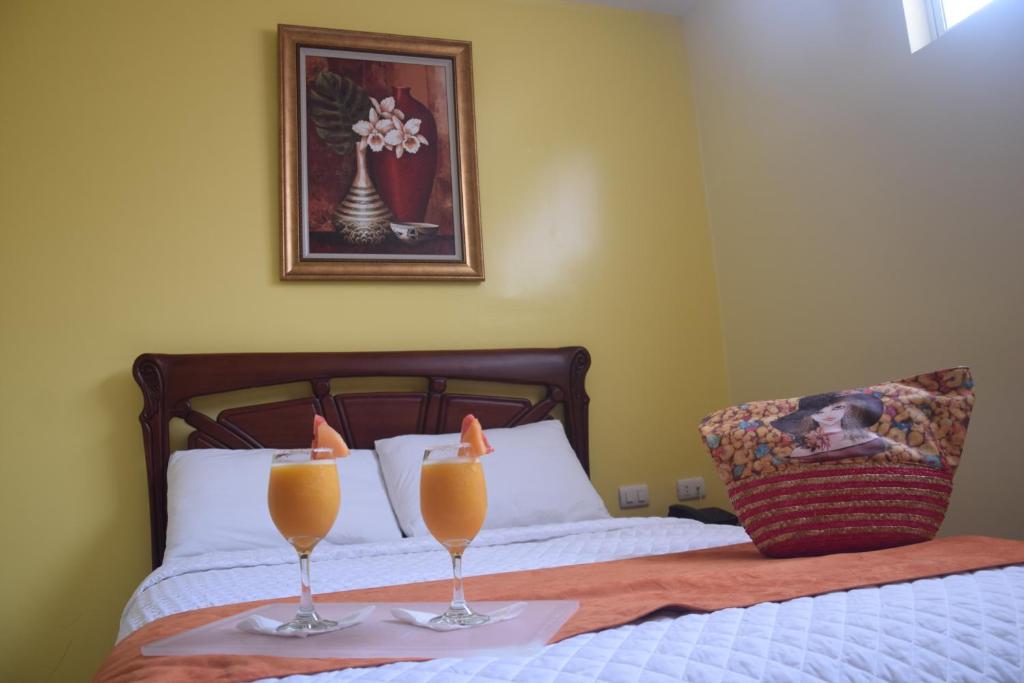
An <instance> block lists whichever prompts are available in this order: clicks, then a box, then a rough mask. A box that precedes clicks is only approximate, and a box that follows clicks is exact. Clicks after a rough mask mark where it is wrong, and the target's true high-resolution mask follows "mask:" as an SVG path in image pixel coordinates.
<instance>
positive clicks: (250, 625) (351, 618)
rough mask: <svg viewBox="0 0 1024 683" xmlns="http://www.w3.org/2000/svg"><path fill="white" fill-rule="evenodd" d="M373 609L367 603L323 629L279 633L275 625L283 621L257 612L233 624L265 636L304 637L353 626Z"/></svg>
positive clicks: (246, 630) (240, 628) (243, 629)
mask: <svg viewBox="0 0 1024 683" xmlns="http://www.w3.org/2000/svg"><path fill="white" fill-rule="evenodd" d="M374 609H375V608H374V606H373V605H369V606H368V607H364V608H363V609H361V610H357V611H355V612H352V613H350V614H346V615H345V616H343V617H340V618H338V619H334V621H337V622H338V625H337V626H334V627H332V628H329V629H326V630H323V631H315V632H314V631H293V632H285V633H279V632H278V630H277V627H278V626H280V625H281V624H283V623H284V622H283V621H278V620H277V619H271V618H269V617H264V616H262V615H259V614H253V615H252V616H250V617H246V618H245V619H242V620H241V621H240V622H238V623H237V624H235V628H237V629H238V630H239V631H245V632H246V633H260V634H263V635H265V636H280V637H282V638H305V637H307V636H315V635H319V634H321V633H333V632H334V631H340V630H341V629H343V628H348V627H350V626H355V625H356V624H359V623H361V622H362V621H364V620H365V619H366V617H368V616H370V614H371V613H372V612H373V610H374Z"/></svg>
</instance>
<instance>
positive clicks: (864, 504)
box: [700, 367, 974, 557]
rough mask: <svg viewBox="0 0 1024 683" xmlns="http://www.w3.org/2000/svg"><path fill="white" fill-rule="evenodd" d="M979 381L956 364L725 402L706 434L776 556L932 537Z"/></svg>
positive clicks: (756, 534)
mask: <svg viewBox="0 0 1024 683" xmlns="http://www.w3.org/2000/svg"><path fill="white" fill-rule="evenodd" d="M973 388H974V381H973V380H972V379H971V373H970V371H969V370H968V369H967V368H963V367H961V368H951V369H949V370H940V371H938V372H932V373H928V374H926V375H918V376H916V377H910V378H908V379H902V380H899V381H896V382H885V383H882V384H876V385H873V386H870V387H863V388H860V389H848V390H844V391H835V392H830V393H827V394H815V395H813V396H804V397H801V398H790V399H781V400H775V401H755V402H751V403H742V404H740V405H738V406H732V407H730V408H724V409H722V410H719V411H717V412H714V413H712V414H711V415H708V416H707V417H706V418H704V420H703V421H702V422H701V425H700V433H701V438H702V439H703V440H704V444H705V445H706V446H707V448H708V450H709V451H710V453H711V458H712V459H713V460H714V462H715V468H716V469H717V471H718V475H719V476H720V477H721V479H722V481H723V482H724V483H725V486H726V490H727V491H728V492H729V498H730V499H731V500H732V504H733V507H734V508H735V509H736V514H737V515H738V516H739V519H740V523H741V524H742V525H743V528H744V529H746V530H747V533H748V534H750V537H751V539H752V540H753V541H754V544H755V545H757V547H758V549H759V550H760V551H761V552H762V553H764V554H765V555H768V556H771V557H797V556H804V555H825V554H828V553H836V552H861V551H869V550H878V549H881V548H891V547H895V546H900V545H907V544H909V543H918V542H920V541H927V540H929V539H931V538H933V537H934V536H935V534H936V532H937V531H938V530H939V526H941V525H942V520H943V518H944V517H945V515H946V507H947V505H948V503H949V495H950V493H951V492H952V490H953V475H954V473H955V472H956V469H957V466H958V465H959V464H960V458H961V456H962V452H963V446H964V439H965V438H966V436H967V425H968V423H969V421H970V416H971V409H972V407H973V406H974V391H973Z"/></svg>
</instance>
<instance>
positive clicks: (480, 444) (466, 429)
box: [459, 414, 494, 458]
mask: <svg viewBox="0 0 1024 683" xmlns="http://www.w3.org/2000/svg"><path fill="white" fill-rule="evenodd" d="M461 441H462V443H464V444H466V447H464V448H460V449H459V455H462V456H467V457H473V458H476V457H479V456H481V455H487V454H488V453H493V452H494V448H492V447H491V444H490V442H489V441H488V440H487V436H486V435H484V429H483V427H481V426H480V420H478V419H476V418H475V417H473V416H472V415H471V414H470V415H466V417H464V418H462V435H461Z"/></svg>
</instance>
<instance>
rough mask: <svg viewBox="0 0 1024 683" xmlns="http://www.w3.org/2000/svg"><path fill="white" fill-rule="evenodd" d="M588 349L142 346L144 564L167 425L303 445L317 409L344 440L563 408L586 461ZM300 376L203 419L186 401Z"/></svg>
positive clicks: (162, 516) (498, 421)
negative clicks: (400, 385)
mask: <svg viewBox="0 0 1024 683" xmlns="http://www.w3.org/2000/svg"><path fill="white" fill-rule="evenodd" d="M589 368H590V354H589V353H588V352H587V350H586V349H584V348H583V347H579V346H574V347H564V348H557V349H507V350H474V351H408V352H405V351H400V352H381V353H245V354H188V355H170V354H149V353H147V354H143V355H141V356H139V357H138V358H137V359H136V360H135V364H134V367H133V369H132V374H133V376H134V377H135V381H136V382H137V383H138V385H139V387H140V388H141V389H142V395H143V408H142V412H141V413H140V415H139V421H140V422H141V424H142V439H143V444H144V446H145V451H146V467H147V478H148V487H149V508H150V529H151V536H152V553H153V566H154V567H157V566H159V564H160V563H161V561H162V559H163V552H164V546H165V543H166V532H167V464H168V461H169V460H170V456H171V452H170V442H169V427H170V422H171V420H172V419H175V418H179V419H181V420H184V421H185V423H187V424H188V425H189V426H190V427H191V428H192V429H193V430H194V431H192V432H191V433H190V434H189V437H188V446H189V448H236V449H251V448H296V447H303V446H308V445H309V442H310V438H311V427H310V425H311V423H312V418H313V416H314V415H317V414H319V415H322V416H323V417H324V419H326V420H327V422H328V423H330V424H331V426H333V427H334V428H335V429H337V430H338V431H339V432H340V433H341V434H342V435H343V436H344V437H345V440H346V441H347V442H348V444H349V445H350V446H352V447H353V448H373V443H374V441H375V440H376V439H381V438H387V437H391V436H398V435H401V434H444V433H451V432H457V431H458V429H459V422H460V421H461V419H462V416H463V415H465V414H466V413H469V412H472V413H473V414H475V415H476V416H477V417H478V418H480V422H481V423H482V424H483V426H484V427H485V428H495V427H513V426H516V425H521V424H529V423H531V422H537V421H539V420H543V419H547V418H549V417H550V416H551V414H552V411H553V410H555V409H556V408H558V407H559V406H561V407H562V421H563V423H564V426H565V431H566V435H567V436H568V438H569V442H570V443H571V444H572V446H573V448H574V449H575V451H576V455H577V457H578V458H579V460H580V463H581V464H582V465H583V469H584V470H585V471H587V473H589V472H590V459H589V438H588V423H587V419H588V404H589V402H590V398H589V397H588V396H587V392H586V388H585V381H586V375H587V370H588V369H589ZM354 377H379V378H389V377H403V378H421V379H423V380H425V381H426V389H425V390H424V391H381V392H366V391H360V392H353V393H338V394H332V393H331V380H332V379H343V378H354ZM449 380H471V381H481V382H491V383H502V384H511V385H533V386H539V387H542V388H543V391H544V396H543V397H542V398H541V399H540V400H539V401H537V402H536V403H533V402H532V401H531V400H529V399H526V398H519V397H508V396H493V395H476V394H467V393H450V392H448V381H449ZM295 382H307V383H308V384H309V386H310V394H309V396H304V397H302V398H298V399H290V400H284V401H276V402H271V403H261V404H256V405H247V406H239V407H233V408H229V409H226V410H223V411H221V412H220V414H219V415H217V417H216V418H211V417H209V416H207V415H205V414H204V413H202V412H199V411H198V410H194V409H193V408H192V400H193V399H195V398H199V397H202V396H210V395H215V394H222V393H225V392H231V391H237V390H241V389H252V388H257V387H266V386H274V385H281V384H291V383H295Z"/></svg>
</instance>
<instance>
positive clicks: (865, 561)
mask: <svg viewBox="0 0 1024 683" xmlns="http://www.w3.org/2000/svg"><path fill="white" fill-rule="evenodd" d="M1011 564H1024V541H1011V540H1007V539H999V538H987V537H984V536H955V537H950V538H941V539H936V540H934V541H927V542H925V543H918V544H916V545H911V546H903V547H900V548H889V549H886V550H875V551H871V552H865V553H845V554H838V555H826V556H824V557H801V558H787V559H768V558H765V557H764V556H762V555H761V554H760V553H759V552H758V551H757V550H756V549H755V548H754V546H753V545H752V544H749V543H746V544H742V545H733V546H726V547H723V548H713V549H709V550H697V551H691V552H686V553H675V554H670V555H654V556H650V557H639V558H634V559H629V560H616V561H612V562H599V563H595V564H583V565H572V566H568V567H554V568H551V569H537V570H531V571H523V572H510V573H506V574H489V575H486V576H475V577H470V578H468V579H466V594H467V595H468V596H469V598H470V601H473V600H578V601H579V603H580V608H579V610H578V611H577V612H576V614H575V615H573V617H572V618H570V619H569V621H568V622H566V624H565V625H564V626H563V627H562V629H561V630H560V631H559V632H558V633H557V634H555V636H554V638H552V640H551V642H557V641H559V640H562V639H565V638H568V637H570V636H574V635H577V634H580V633H586V632H589V631H597V630H600V629H605V628H610V627H613V626H619V625H622V624H627V623H629V622H631V621H635V620H636V619H639V618H641V617H644V616H646V615H649V614H651V613H653V612H656V611H658V610H661V609H665V608H675V609H680V610H687V611H691V612H712V611H715V610H719V609H724V608H727V607H747V606H750V605H754V604H757V603H760V602H777V601H781V600H789V599H792V598H798V597H804V596H811V595H820V594H822V593H829V592H832V591H838V590H848V589H851V588H860V587H864V586H877V585H882V584H887V583H897V582H900V581H910V580H913V579H920V578H926V577H931V576H941V575H944V574H954V573H957V572H963V571H972V570H976V569H984V568H989V567H1000V566H1006V565H1011ZM450 591H451V582H450V581H430V582H426V583H414V584H406V585H401V586H387V587H383V588H370V589H364V590H355V591H345V592H341V593H331V594H325V595H319V596H317V600H320V601H323V602H345V601H351V602H446V601H447V600H448V599H449V598H450V597H451V593H450ZM294 600H295V598H291V599H288V600H262V601H259V602H250V603H244V604H235V605H224V606H222V607H210V608H206V609H201V610H195V611H192V612H184V613H182V614H175V615H171V616H169V617H164V618H163V619H158V620H157V621H154V622H152V623H150V624H147V625H146V626H144V627H142V628H141V629H139V630H138V631H136V632H135V633H133V634H131V635H130V636H128V637H127V638H125V639H124V640H123V641H121V642H120V643H118V645H117V646H116V647H115V648H114V651H113V653H112V654H111V655H110V656H109V657H108V658H107V660H106V661H105V662H104V664H103V666H102V667H101V668H100V670H99V671H98V672H97V674H96V678H95V680H96V681H104V682H115V681H116V682H118V683H124V682H127V681H182V680H188V681H251V680H254V679H259V678H269V677H281V676H288V675H292V674H301V673H315V672H318V671H329V670H332V669H344V668H348V667H355V666H370V665H377V664H384V663H387V662H391V661H398V660H381V659H365V660H353V659H344V660H341V659H291V658H282V657H265V656H252V655H245V656H241V655H196V656H183V657H143V656H142V654H141V653H140V648H141V646H142V645H144V644H146V643H149V642H152V641H155V640H159V639H161V638H165V637H167V636H170V635H173V634H175V633H180V632H181V631H185V630H188V629H192V628H195V627H197V626H201V625H203V624H206V623H209V622H211V621H215V620H217V619H222V618H224V617H227V616H230V615H232V614H237V613H239V612H243V611H245V610H247V609H250V608H252V607H255V606H257V605H261V604H266V603H269V602H288V601H294Z"/></svg>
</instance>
